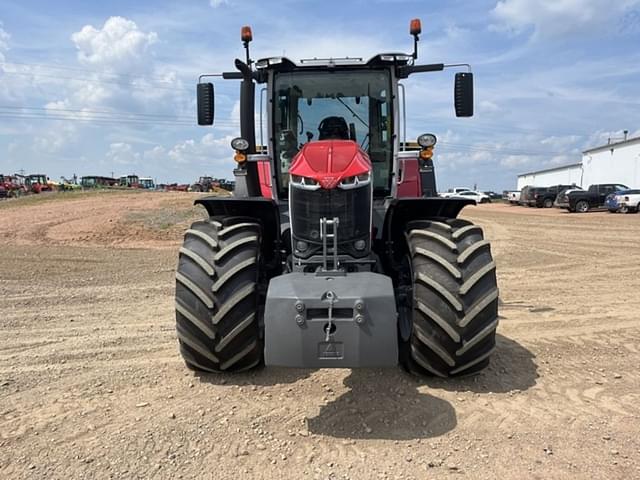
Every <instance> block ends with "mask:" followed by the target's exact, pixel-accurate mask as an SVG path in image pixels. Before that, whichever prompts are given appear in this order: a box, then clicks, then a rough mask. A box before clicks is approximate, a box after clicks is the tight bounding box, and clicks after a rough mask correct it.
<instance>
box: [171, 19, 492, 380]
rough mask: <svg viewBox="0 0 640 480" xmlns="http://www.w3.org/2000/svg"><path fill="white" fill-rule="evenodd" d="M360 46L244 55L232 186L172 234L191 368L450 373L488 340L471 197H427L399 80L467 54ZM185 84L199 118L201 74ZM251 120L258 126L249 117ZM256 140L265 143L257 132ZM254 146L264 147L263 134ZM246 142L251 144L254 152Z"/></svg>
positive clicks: (427, 182) (232, 75) (431, 192)
mask: <svg viewBox="0 0 640 480" xmlns="http://www.w3.org/2000/svg"><path fill="white" fill-rule="evenodd" d="M420 33H421V32H420V21H419V20H414V21H412V22H411V34H412V35H413V36H414V51H413V53H412V54H401V53H382V54H379V55H376V56H374V57H373V58H371V59H369V60H362V59H359V58H330V59H316V58H314V59H312V60H302V61H300V62H298V63H295V62H293V61H291V60H289V59H287V58H284V57H272V58H265V59H262V60H258V61H257V62H254V61H253V60H251V58H250V55H249V42H251V40H252V35H251V30H250V28H249V27H243V28H242V32H241V35H242V41H243V42H244V47H245V50H246V60H245V61H241V60H236V61H235V66H236V69H237V71H235V72H225V73H222V74H220V75H218V76H221V77H222V78H223V79H237V80H240V117H241V136H240V137H238V138H235V139H234V140H233V141H232V142H231V147H232V148H233V150H234V151H235V154H234V159H235V161H236V164H237V166H236V168H235V170H234V174H235V189H234V195H233V196H232V197H206V198H201V199H198V200H196V203H197V204H200V205H203V206H204V207H205V208H206V210H207V212H208V214H209V218H208V219H207V220H203V221H199V222H195V223H194V224H193V225H191V228H189V230H187V232H186V234H185V239H184V244H183V246H182V248H181V249H180V254H179V261H178V269H177V274H176V328H177V335H178V340H179V346H180V352H181V354H182V357H183V358H184V360H185V363H186V364H187V366H188V367H189V368H192V369H196V370H203V371H208V372H222V371H228V372H237V371H243V370H247V369H250V368H253V367H256V366H258V365H261V364H266V365H267V366H268V365H277V366H288V367H313V368H324V367H340V368H345V367H346V368H353V367H386V366H394V365H398V364H401V365H402V366H404V367H405V368H406V369H408V370H410V371H413V372H416V373H421V374H429V375H437V376H440V377H449V376H457V375H466V374H471V373H474V372H477V371H479V370H480V369H482V368H483V367H485V366H486V365H487V364H488V362H489V357H490V355H491V353H492V352H493V351H494V349H495V344H496V342H495V335H496V327H497V325H498V287H497V283H496V271H495V263H494V261H493V259H492V256H491V252H490V246H489V242H488V241H487V240H485V239H484V236H483V232H482V230H481V229H480V227H478V226H476V225H473V224H472V223H471V222H468V221H466V220H461V219H458V218H456V217H457V216H458V214H459V213H460V211H461V210H462V209H463V208H464V207H465V206H466V205H470V204H473V203H474V202H473V201H470V200H466V199H453V198H439V197H437V194H436V185H435V175H434V170H433V162H432V159H431V157H432V153H433V147H434V145H435V144H436V137H435V136H434V135H432V134H424V135H421V136H420V137H419V138H418V142H417V143H418V146H417V148H414V149H409V148H407V142H406V139H405V136H404V133H403V132H404V131H406V121H405V118H404V108H403V105H404V88H402V86H401V85H402V84H401V81H402V80H404V79H407V78H409V77H410V76H412V75H415V74H418V73H423V72H435V71H441V70H444V69H446V68H449V67H452V68H459V67H467V69H468V68H469V67H468V66H466V65H462V66H461V65H445V64H441V63H440V64H429V65H418V64H416V59H417V42H418V36H419V34H420ZM200 82H201V83H199V84H198V88H197V93H198V123H199V124H201V125H212V124H213V118H214V86H213V84H212V83H202V77H201V80H200ZM256 84H258V85H260V86H261V88H263V89H264V91H265V92H266V96H267V105H268V109H267V111H268V114H267V115H266V118H267V131H268V135H267V139H266V146H264V147H263V146H256V141H255V131H256V128H255V113H254V108H255V100H254V98H255V97H254V93H255V86H256ZM454 96H455V99H454V100H455V110H456V114H457V116H459V117H470V116H472V115H473V77H472V74H471V73H470V72H469V71H466V72H459V73H456V75H455V88H454ZM260 131H262V129H260ZM261 143H262V142H261ZM265 147H266V148H265ZM258 152H259V153H258Z"/></svg>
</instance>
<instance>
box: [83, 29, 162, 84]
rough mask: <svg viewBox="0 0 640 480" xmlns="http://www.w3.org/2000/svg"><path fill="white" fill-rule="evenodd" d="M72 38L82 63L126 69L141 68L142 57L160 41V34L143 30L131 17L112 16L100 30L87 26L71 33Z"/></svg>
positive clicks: (113, 68) (106, 67) (119, 69)
mask: <svg viewBox="0 0 640 480" xmlns="http://www.w3.org/2000/svg"><path fill="white" fill-rule="evenodd" d="M71 40H72V41H73V43H74V44H75V46H76V48H77V49H78V60H79V61H80V62H81V63H83V64H85V65H92V66H98V67H102V68H105V69H108V70H112V71H117V72H127V71H133V70H140V66H141V65H140V62H141V60H142V59H143V58H144V56H145V54H146V52H147V50H148V49H149V47H150V46H151V45H153V44H154V43H156V42H157V41H158V35H157V34H156V33H155V32H148V33H146V32H143V31H141V30H140V29H139V28H138V26H137V25H136V23H135V22H133V21H132V20H129V19H126V18H123V17H110V18H109V19H107V21H106V22H104V25H103V26H102V28H100V29H97V28H95V27H94V26H93V25H85V26H84V27H82V29H81V30H80V31H79V32H75V33H74V34H73V35H71ZM143 63H144V62H143Z"/></svg>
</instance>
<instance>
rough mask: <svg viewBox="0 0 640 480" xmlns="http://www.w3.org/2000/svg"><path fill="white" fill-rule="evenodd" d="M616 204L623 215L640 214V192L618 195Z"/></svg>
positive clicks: (631, 191)
mask: <svg viewBox="0 0 640 480" xmlns="http://www.w3.org/2000/svg"><path fill="white" fill-rule="evenodd" d="M616 202H617V204H618V207H619V211H620V212H622V213H629V212H638V213H640V190H627V191H626V192H624V193H622V194H620V195H616Z"/></svg>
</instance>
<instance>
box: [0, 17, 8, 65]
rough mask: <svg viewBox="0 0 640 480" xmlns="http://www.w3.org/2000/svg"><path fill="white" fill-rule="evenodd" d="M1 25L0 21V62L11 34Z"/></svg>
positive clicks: (6, 50) (2, 59)
mask: <svg viewBox="0 0 640 480" xmlns="http://www.w3.org/2000/svg"><path fill="white" fill-rule="evenodd" d="M2 27H3V24H2V22H0V62H4V61H5V56H4V54H5V53H6V52H8V51H9V39H10V38H11V35H9V33H8V32H7V31H6V30H5V29H4V28H2Z"/></svg>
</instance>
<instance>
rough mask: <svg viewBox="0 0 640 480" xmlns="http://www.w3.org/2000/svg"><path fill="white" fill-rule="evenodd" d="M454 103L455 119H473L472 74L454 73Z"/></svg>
mask: <svg viewBox="0 0 640 480" xmlns="http://www.w3.org/2000/svg"><path fill="white" fill-rule="evenodd" d="M454 103H455V107H456V117H473V73H471V72H458V73H456V79H455V87H454Z"/></svg>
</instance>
